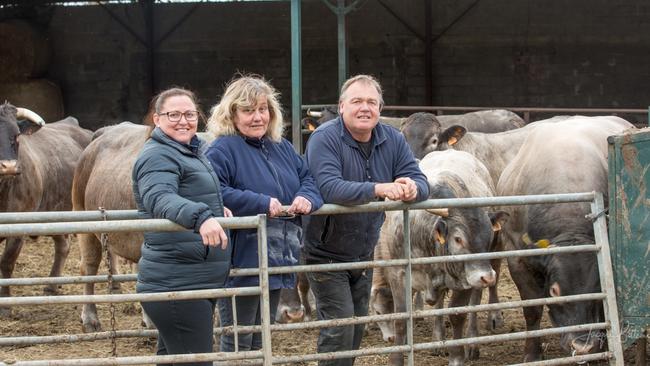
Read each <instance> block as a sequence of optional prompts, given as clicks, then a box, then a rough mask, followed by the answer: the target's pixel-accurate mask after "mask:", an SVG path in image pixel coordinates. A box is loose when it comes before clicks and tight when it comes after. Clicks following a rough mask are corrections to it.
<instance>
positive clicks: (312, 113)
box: [307, 109, 323, 118]
mask: <svg viewBox="0 0 650 366" xmlns="http://www.w3.org/2000/svg"><path fill="white" fill-rule="evenodd" d="M307 115H308V116H309V117H314V118H321V117H323V112H316V111H312V110H311V109H308V110H307Z"/></svg>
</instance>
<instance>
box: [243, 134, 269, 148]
mask: <svg viewBox="0 0 650 366" xmlns="http://www.w3.org/2000/svg"><path fill="white" fill-rule="evenodd" d="M239 136H241V138H243V139H244V141H245V142H246V143H247V144H249V145H251V146H253V147H256V148H258V149H261V148H262V147H264V146H265V144H266V136H262V137H261V138H253V137H246V136H244V135H242V134H239Z"/></svg>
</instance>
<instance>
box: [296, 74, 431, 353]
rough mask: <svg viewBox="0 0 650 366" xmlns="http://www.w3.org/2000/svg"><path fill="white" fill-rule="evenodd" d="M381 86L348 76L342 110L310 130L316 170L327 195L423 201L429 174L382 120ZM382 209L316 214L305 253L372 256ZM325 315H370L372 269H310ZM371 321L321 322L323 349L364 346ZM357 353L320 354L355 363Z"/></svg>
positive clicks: (309, 154) (316, 260)
mask: <svg viewBox="0 0 650 366" xmlns="http://www.w3.org/2000/svg"><path fill="white" fill-rule="evenodd" d="M382 106H383V98H382V91H381V86H380V85H379V83H378V82H377V80H375V78H373V77H372V76H368V75H357V76H354V77H352V78H350V79H348V80H347V81H346V82H345V83H344V84H343V86H342V88H341V95H340V97H339V115H340V116H339V117H338V118H336V119H334V120H331V121H329V122H327V123H325V124H323V125H321V126H320V127H319V128H318V129H317V130H316V131H314V133H313V134H312V135H311V137H310V138H309V142H308V144H307V151H306V158H307V163H308V165H309V170H310V171H311V172H312V174H313V175H314V178H315V180H316V184H317V186H318V188H319V189H320V192H321V195H322V196H323V199H324V201H325V202H326V203H336V204H341V205H358V204H364V203H369V202H371V201H376V200H383V199H385V198H388V199H390V200H400V201H404V202H415V201H423V200H425V199H427V197H428V195H429V185H428V183H427V179H426V176H425V175H424V174H423V173H422V171H420V168H419V167H418V164H417V162H416V160H415V158H414V156H413V153H412V152H411V150H410V149H409V146H408V145H407V143H406V141H405V139H404V137H403V136H402V135H401V134H400V133H399V131H397V130H396V129H395V128H393V127H390V126H387V125H384V124H380V123H378V122H379V113H380V111H381V107H382ZM383 221H384V213H383V212H367V213H360V214H358V213H357V214H344V215H319V216H311V217H309V221H308V223H307V224H306V233H305V245H304V248H303V256H304V261H305V263H306V264H322V263H340V262H359V261H369V260H372V258H373V251H374V248H375V244H377V239H378V238H379V230H380V228H381V225H382V223H383ZM307 277H308V279H309V284H310V286H311V289H312V291H313V292H314V296H315V297H316V308H317V313H318V318H319V319H321V320H327V319H336V318H348V317H352V316H365V315H367V314H368V299H369V297H370V286H371V282H372V270H371V269H368V270H346V271H335V272H313V273H308V274H307ZM363 330H364V325H363V324H359V325H354V326H352V325H350V326H340V327H335V328H323V329H321V332H320V336H319V338H318V352H335V351H345V350H355V349H358V348H359V346H360V344H361V337H362V336H363ZM352 364H354V358H348V359H338V360H326V361H320V362H319V365H320V366H323V365H327V366H330V365H336V366H339V365H340V366H344V365H346V366H347V365H352Z"/></svg>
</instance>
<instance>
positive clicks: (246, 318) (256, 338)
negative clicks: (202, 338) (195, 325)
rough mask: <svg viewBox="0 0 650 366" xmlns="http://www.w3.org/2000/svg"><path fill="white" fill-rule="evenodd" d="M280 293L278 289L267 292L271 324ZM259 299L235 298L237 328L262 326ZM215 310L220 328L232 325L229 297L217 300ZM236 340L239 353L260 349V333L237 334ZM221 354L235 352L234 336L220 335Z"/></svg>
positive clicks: (255, 297) (258, 297) (256, 296)
mask: <svg viewBox="0 0 650 366" xmlns="http://www.w3.org/2000/svg"><path fill="white" fill-rule="evenodd" d="M280 291H281V290H280V289H277V290H271V291H269V297H270V301H271V303H270V304H269V308H270V310H271V324H273V323H274V322H275V312H276V310H277V308H278V302H279V301H280ZM260 299H261V297H260V296H258V295H254V296H237V297H236V298H235V306H236V308H237V325H238V326H242V325H260V324H262V310H261V308H260V302H261V301H260ZM217 309H219V318H220V319H221V326H222V327H225V326H229V325H232V324H233V321H232V320H233V315H232V301H231V299H230V298H229V297H224V298H220V299H218V300H217ZM237 339H238V343H239V351H254V350H258V349H262V334H261V333H248V334H239V335H238V337H237ZM221 352H235V335H234V334H232V333H231V334H222V335H221Z"/></svg>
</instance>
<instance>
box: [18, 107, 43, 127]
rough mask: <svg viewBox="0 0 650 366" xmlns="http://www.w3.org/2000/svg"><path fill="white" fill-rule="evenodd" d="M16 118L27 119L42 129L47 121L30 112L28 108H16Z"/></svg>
mask: <svg viewBox="0 0 650 366" xmlns="http://www.w3.org/2000/svg"><path fill="white" fill-rule="evenodd" d="M16 118H27V119H28V120H30V121H32V122H34V123H36V124H38V125H40V126H41V127H42V126H45V120H44V119H43V118H41V116H39V115H38V114H36V112H33V111H30V110H29V109H27V108H16Z"/></svg>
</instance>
